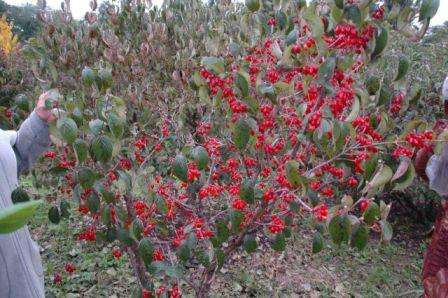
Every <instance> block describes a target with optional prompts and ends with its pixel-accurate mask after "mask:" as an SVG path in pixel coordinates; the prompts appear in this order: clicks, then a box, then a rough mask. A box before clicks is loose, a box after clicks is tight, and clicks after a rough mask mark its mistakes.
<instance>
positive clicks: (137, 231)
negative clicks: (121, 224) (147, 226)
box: [130, 218, 143, 241]
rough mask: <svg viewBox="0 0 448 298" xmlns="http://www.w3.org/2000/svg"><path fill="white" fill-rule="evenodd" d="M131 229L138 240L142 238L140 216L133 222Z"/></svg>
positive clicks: (132, 234)
mask: <svg viewBox="0 0 448 298" xmlns="http://www.w3.org/2000/svg"><path fill="white" fill-rule="evenodd" d="M130 230H131V236H132V237H133V238H134V239H135V240H137V241H138V240H140V239H141V238H142V235H143V223H142V221H141V220H140V219H138V218H136V219H134V221H133V222H132V224H131V228H130Z"/></svg>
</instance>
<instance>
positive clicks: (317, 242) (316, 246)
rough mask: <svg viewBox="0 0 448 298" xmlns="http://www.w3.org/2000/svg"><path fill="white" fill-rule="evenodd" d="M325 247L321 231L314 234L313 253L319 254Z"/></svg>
mask: <svg viewBox="0 0 448 298" xmlns="http://www.w3.org/2000/svg"><path fill="white" fill-rule="evenodd" d="M323 248H324V237H322V234H321V233H320V232H316V233H315V234H314V236H313V254H317V253H318V252H320V251H322V249H323Z"/></svg>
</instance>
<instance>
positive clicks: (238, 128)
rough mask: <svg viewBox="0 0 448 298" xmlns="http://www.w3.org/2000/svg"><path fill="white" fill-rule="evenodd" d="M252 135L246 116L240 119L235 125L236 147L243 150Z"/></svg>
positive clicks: (233, 136)
mask: <svg viewBox="0 0 448 298" xmlns="http://www.w3.org/2000/svg"><path fill="white" fill-rule="evenodd" d="M249 137H250V126H249V124H248V123H247V120H246V119H244V118H240V119H238V121H237V122H236V123H235V126H234V127H233V134H232V141H233V143H234V144H235V146H236V148H237V149H239V150H242V149H244V148H245V147H246V145H247V143H248V142H249Z"/></svg>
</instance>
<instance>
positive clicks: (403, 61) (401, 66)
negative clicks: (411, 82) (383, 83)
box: [395, 56, 409, 81]
mask: <svg viewBox="0 0 448 298" xmlns="http://www.w3.org/2000/svg"><path fill="white" fill-rule="evenodd" d="M408 70H409V60H408V58H407V57H405V56H401V57H400V60H399V61H398V71H397V76H396V77H395V81H398V80H401V79H402V78H404V76H405V75H406V74H407V73H408Z"/></svg>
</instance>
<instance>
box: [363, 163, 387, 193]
mask: <svg viewBox="0 0 448 298" xmlns="http://www.w3.org/2000/svg"><path fill="white" fill-rule="evenodd" d="M393 174H394V173H393V172H392V169H391V168H390V167H389V166H387V165H382V166H381V168H380V170H379V171H378V172H377V173H376V174H375V176H373V178H372V180H371V181H370V182H369V183H367V185H366V190H370V189H374V188H378V187H381V186H383V185H385V184H386V183H388V182H389V181H390V180H391V179H392V176H393Z"/></svg>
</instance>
